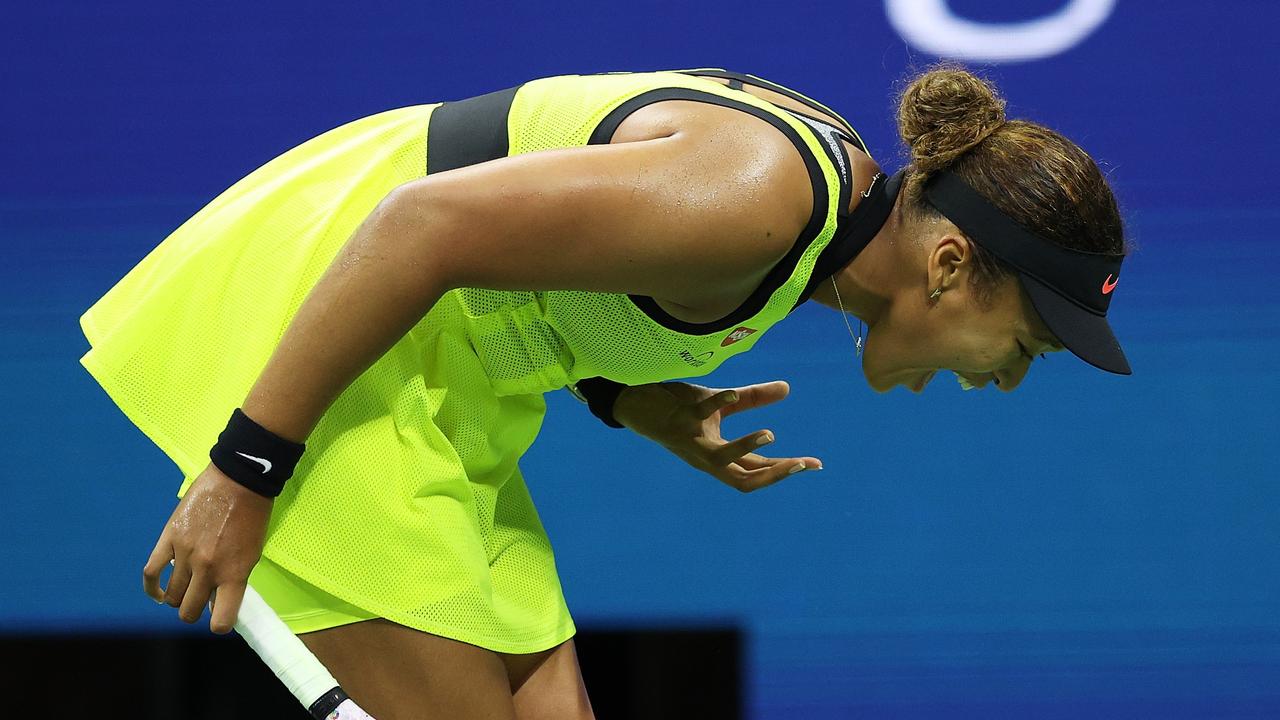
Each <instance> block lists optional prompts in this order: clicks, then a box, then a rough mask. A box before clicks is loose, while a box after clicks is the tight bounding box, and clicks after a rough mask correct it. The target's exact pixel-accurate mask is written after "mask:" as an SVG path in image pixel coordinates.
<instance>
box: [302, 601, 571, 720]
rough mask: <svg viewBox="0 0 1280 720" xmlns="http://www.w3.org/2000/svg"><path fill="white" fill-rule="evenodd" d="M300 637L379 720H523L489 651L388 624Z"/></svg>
mask: <svg viewBox="0 0 1280 720" xmlns="http://www.w3.org/2000/svg"><path fill="white" fill-rule="evenodd" d="M298 637H299V638H301V639H302V642H303V643H304V644H305V645H306V646H307V648H308V649H310V650H311V652H312V653H314V654H315V656H316V657H317V658H319V659H320V662H322V663H324V666H325V667H326V668H328V669H329V672H331V673H333V677H334V678H335V679H336V680H337V681H338V683H339V684H340V685H342V687H343V689H344V690H346V691H347V693H349V694H350V695H351V697H352V698H353V699H355V701H356V702H357V703H358V704H359V705H360V706H361V707H363V708H364V709H365V710H367V711H368V712H369V713H370V714H371V715H373V716H374V717H376V718H378V720H400V719H401V718H404V719H406V720H407V719H409V718H413V719H414V720H434V719H435V718H451V719H452V718H457V719H458V720H481V719H483V720H517V717H518V716H517V715H516V709H515V703H514V701H513V699H512V697H511V694H512V693H511V687H512V686H511V681H510V678H509V677H508V675H507V667H506V665H505V664H504V662H503V660H502V658H501V657H499V655H498V654H497V653H495V652H493V651H491V650H486V649H484V648H481V647H476V646H475V645H469V644H467V643H464V642H458V641H457V640H451V639H449V638H445V637H440V636H439V635H432V634H430V633H425V632H422V631H420V630H414V629H413V628H408V627H405V626H403V625H397V624H395V623H392V622H389V621H387V620H382V619H376V620H365V621H363V622H357V623H351V624H350V625H341V626H339V627H335V628H329V629H327V630H318V631H316V632H310V633H304V634H302V635H299V636H298ZM575 667H576V663H575ZM534 675H537V672H536V670H535V671H534V673H533V675H531V676H530V680H532V678H533V676H534ZM519 717H521V719H522V717H523V716H519Z"/></svg>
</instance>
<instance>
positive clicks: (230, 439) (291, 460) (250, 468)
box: [209, 408, 307, 498]
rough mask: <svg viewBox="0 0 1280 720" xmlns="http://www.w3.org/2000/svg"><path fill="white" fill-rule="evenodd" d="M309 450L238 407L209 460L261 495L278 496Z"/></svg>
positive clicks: (303, 444) (212, 450)
mask: <svg viewBox="0 0 1280 720" xmlns="http://www.w3.org/2000/svg"><path fill="white" fill-rule="evenodd" d="M306 449H307V446H306V444H305V443H296V442H293V441H290V440H286V439H284V438H282V437H280V436H279V435H276V434H275V433H273V432H271V431H270V430H268V429H266V428H264V427H262V426H261V425H259V424H258V423H256V422H254V421H253V420H251V419H250V418H249V416H248V415H245V414H244V411H243V410H241V409H240V408H236V409H235V411H234V412H232V413H231V419H230V420H228V421H227V427H226V429H225V430H223V431H222V434H220V435H218V442H217V444H215V445H214V446H213V448H211V449H210V450H209V459H210V460H212V461H213V464H214V465H215V466H216V467H217V468H218V469H219V470H221V471H222V472H223V473H225V474H226V476H227V477H229V478H231V479H232V480H235V481H236V482H238V483H240V484H241V485H243V486H245V487H247V488H249V489H250V490H252V491H254V492H256V493H258V494H259V495H264V496H266V497H269V498H274V497H276V496H277V495H279V494H280V493H281V492H283V491H284V483H285V481H286V480H288V479H289V478H290V477H291V476H292V475H293V469H294V468H295V467H297V465H298V460H300V459H302V453H303V452H304V451H305V450H306Z"/></svg>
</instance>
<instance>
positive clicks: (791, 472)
mask: <svg viewBox="0 0 1280 720" xmlns="http://www.w3.org/2000/svg"><path fill="white" fill-rule="evenodd" d="M803 469H804V463H800V464H799V465H796V466H795V467H793V468H791V469H790V470H788V471H787V474H788V475H795V474H796V473H798V472H800V471H801V470H803Z"/></svg>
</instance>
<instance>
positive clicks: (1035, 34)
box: [885, 0, 1116, 62]
mask: <svg viewBox="0 0 1280 720" xmlns="http://www.w3.org/2000/svg"><path fill="white" fill-rule="evenodd" d="M1115 4H1116V3H1115V0H1071V2H1068V3H1067V4H1066V5H1065V6H1064V7H1062V8H1061V9H1060V10H1058V11H1057V12H1054V13H1051V14H1049V15H1045V16H1043V17H1038V18H1035V19H1034V20H1027V21H1024V22H1016V23H978V22H974V21H972V20H967V19H965V18H962V17H960V16H959V15H956V14H955V13H954V12H952V11H951V7H950V6H949V5H948V4H947V0H885V12H886V13H887V15H888V16H889V24H890V25H893V28H894V30H897V31H898V34H899V35H901V36H902V38H903V39H904V40H906V41H907V42H908V43H911V45H912V46H914V47H915V48H916V49H918V50H923V51H924V52H928V53H932V54H934V55H939V56H942V57H950V58H960V59H964V60H978V61H986V62H1001V61H1004V62H1008V61H1016V60H1037V59H1039V58H1045V57H1050V56H1052V55H1057V54H1058V53H1061V52H1065V51H1067V50H1069V49H1071V48H1072V47H1074V46H1075V45H1077V44H1078V43H1080V42H1081V41H1082V40H1084V39H1085V38H1086V37H1088V36H1089V34H1090V33H1092V32H1093V31H1094V30H1097V29H1098V27H1099V26H1100V25H1102V23H1103V22H1105V21H1106V19H1107V18H1108V17H1109V16H1110V15H1111V11H1112V10H1113V9H1114V8H1115Z"/></svg>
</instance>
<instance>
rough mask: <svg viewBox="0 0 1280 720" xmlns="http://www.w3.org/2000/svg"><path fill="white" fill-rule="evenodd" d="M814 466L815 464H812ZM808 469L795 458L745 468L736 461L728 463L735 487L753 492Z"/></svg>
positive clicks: (806, 465) (807, 466)
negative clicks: (750, 468) (753, 468)
mask: <svg viewBox="0 0 1280 720" xmlns="http://www.w3.org/2000/svg"><path fill="white" fill-rule="evenodd" d="M814 467H816V466H814ZM806 469H810V466H809V465H808V463H805V462H801V461H798V460H796V459H795V458H788V459H787V460H785V461H777V462H775V463H773V464H772V465H766V466H764V467H760V468H757V469H755V470H747V469H746V468H744V467H742V466H741V465H739V464H738V463H730V465H729V472H730V473H732V474H733V475H734V478H735V484H736V487H737V488H738V489H739V490H741V491H742V492H753V491H755V490H759V489H760V488H763V487H768V486H770V485H772V484H774V483H776V482H778V481H779V480H783V479H785V478H788V477H791V476H792V475H795V474H796V473H798V472H800V471H801V470H806Z"/></svg>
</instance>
